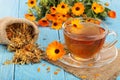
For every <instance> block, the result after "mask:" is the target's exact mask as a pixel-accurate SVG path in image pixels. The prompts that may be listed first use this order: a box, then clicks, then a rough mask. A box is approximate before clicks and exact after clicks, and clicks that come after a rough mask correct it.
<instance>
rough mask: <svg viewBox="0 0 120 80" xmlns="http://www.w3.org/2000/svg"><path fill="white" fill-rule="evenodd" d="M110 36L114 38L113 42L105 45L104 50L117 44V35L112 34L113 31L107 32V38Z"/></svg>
mask: <svg viewBox="0 0 120 80" xmlns="http://www.w3.org/2000/svg"><path fill="white" fill-rule="evenodd" d="M111 35H113V36H114V40H113V41H111V42H109V43H107V44H105V45H104V46H103V48H104V49H105V48H111V47H112V46H113V45H115V44H116V43H117V42H118V40H117V37H118V35H117V33H116V32H114V31H109V32H108V35H107V36H111Z"/></svg>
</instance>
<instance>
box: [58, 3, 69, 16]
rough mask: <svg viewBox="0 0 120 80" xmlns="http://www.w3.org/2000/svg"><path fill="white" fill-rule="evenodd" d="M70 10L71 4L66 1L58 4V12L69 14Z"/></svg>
mask: <svg viewBox="0 0 120 80" xmlns="http://www.w3.org/2000/svg"><path fill="white" fill-rule="evenodd" d="M68 11H69V6H68V5H67V4H65V3H64V2H61V3H60V4H58V5H57V12H58V13H61V14H67V13H68Z"/></svg>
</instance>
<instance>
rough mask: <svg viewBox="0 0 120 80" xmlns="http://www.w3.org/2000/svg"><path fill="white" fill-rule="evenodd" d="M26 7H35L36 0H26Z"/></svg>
mask: <svg viewBox="0 0 120 80" xmlns="http://www.w3.org/2000/svg"><path fill="white" fill-rule="evenodd" d="M28 6H29V7H34V6H36V0H28Z"/></svg>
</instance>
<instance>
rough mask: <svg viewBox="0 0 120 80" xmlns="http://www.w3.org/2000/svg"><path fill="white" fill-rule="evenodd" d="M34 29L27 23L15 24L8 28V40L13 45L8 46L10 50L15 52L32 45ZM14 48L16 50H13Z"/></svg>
mask: <svg viewBox="0 0 120 80" xmlns="http://www.w3.org/2000/svg"><path fill="white" fill-rule="evenodd" d="M33 31H34V29H33V27H32V26H28V25H27V24H25V23H21V24H18V23H14V24H11V25H9V26H8V27H7V28H6V32H7V36H8V39H9V40H10V41H11V42H12V44H9V45H8V50H10V51H13V50H16V49H20V48H22V47H24V46H25V45H26V44H28V43H30V42H31V41H32V39H33V37H34V34H33ZM13 48H14V49H13Z"/></svg>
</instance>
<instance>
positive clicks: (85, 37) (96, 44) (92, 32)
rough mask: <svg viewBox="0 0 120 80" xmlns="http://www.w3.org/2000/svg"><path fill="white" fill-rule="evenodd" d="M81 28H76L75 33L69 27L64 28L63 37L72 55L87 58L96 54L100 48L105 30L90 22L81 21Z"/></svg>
mask: <svg viewBox="0 0 120 80" xmlns="http://www.w3.org/2000/svg"><path fill="white" fill-rule="evenodd" d="M81 24H82V25H83V28H82V29H80V30H79V29H78V31H77V33H76V32H75V33H74V32H73V33H72V32H71V31H70V30H71V29H70V28H71V27H67V26H66V28H65V31H64V37H65V43H66V45H67V48H68V49H69V50H70V52H71V53H72V55H74V56H76V57H79V58H84V59H89V58H92V57H93V56H95V55H96V53H97V52H99V51H100V49H101V48H102V46H103V44H104V41H105V37H106V36H105V35H104V32H105V30H104V29H103V28H102V27H100V26H98V25H95V24H92V23H81Z"/></svg>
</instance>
